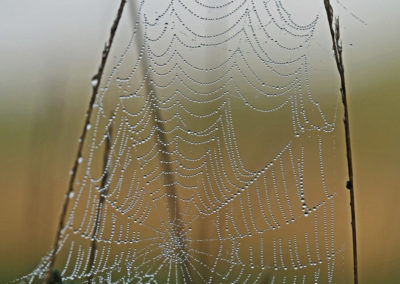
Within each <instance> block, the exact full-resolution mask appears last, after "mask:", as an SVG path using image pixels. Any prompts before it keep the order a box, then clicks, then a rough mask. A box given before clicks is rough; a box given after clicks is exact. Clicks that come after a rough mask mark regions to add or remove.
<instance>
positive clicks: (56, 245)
mask: <svg viewBox="0 0 400 284" xmlns="http://www.w3.org/2000/svg"><path fill="white" fill-rule="evenodd" d="M125 4H126V0H121V3H120V5H119V9H118V12H117V16H116V17H115V20H114V22H113V24H112V26H111V31H110V37H109V39H108V42H107V43H106V45H105V47H104V50H103V53H102V57H101V63H100V66H99V69H98V71H97V73H96V75H94V76H93V78H92V86H93V89H92V96H91V98H90V102H89V107H88V110H87V111H86V121H85V124H84V127H83V130H82V134H81V136H80V139H79V145H78V152H77V155H76V158H75V162H74V166H73V168H72V170H71V176H70V179H69V185H68V190H67V194H66V196H65V200H64V205H63V208H62V211H61V215H60V219H59V223H58V229H57V235H56V239H55V242H54V245H53V250H52V253H51V256H50V263H49V266H48V271H47V272H48V273H47V275H48V276H47V283H50V275H51V273H50V272H51V271H52V270H53V267H54V263H55V261H56V256H57V251H58V248H59V242H60V237H61V231H62V230H63V228H64V226H65V218H66V215H67V209H68V205H69V202H70V200H71V198H70V196H71V194H72V193H73V191H74V184H75V179H76V173H77V170H78V166H79V161H80V159H81V157H82V152H83V145H84V142H85V139H86V135H87V132H88V130H89V129H90V118H91V115H92V112H93V105H94V102H95V101H96V97H97V92H98V90H99V86H100V80H101V77H102V76H103V72H104V68H105V65H106V62H107V59H108V55H109V53H110V49H111V46H112V43H113V41H114V37H115V34H116V31H117V27H118V24H119V22H120V20H121V16H122V12H123V10H124V7H125Z"/></svg>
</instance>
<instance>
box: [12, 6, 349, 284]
mask: <svg viewBox="0 0 400 284" xmlns="http://www.w3.org/2000/svg"><path fill="white" fill-rule="evenodd" d="M294 2H296V3H294ZM317 2H318V3H317ZM319 2H320V3H319ZM323 12H324V10H323V1H289V0H287V1H283V0H281V1H280V0H265V1H262V0H217V1H211V0H157V1H156V0H152V1H150V0H145V1H137V2H134V1H130V2H128V5H127V7H126V10H125V11H124V14H123V17H122V20H121V24H120V26H119V27H118V30H117V34H116V39H115V43H114V45H113V47H112V51H111V56H110V58H109V61H108V63H107V66H106V71H105V76H103V78H101V86H100V89H99V93H98V96H97V98H96V101H95V103H94V106H93V107H94V114H93V116H92V117H91V122H90V124H89V125H87V129H88V130H89V137H88V138H87V139H86V141H85V149H84V154H83V156H82V157H80V158H79V162H80V166H79V168H78V172H77V181H76V183H75V184H74V191H73V192H72V193H71V194H69V196H66V198H69V199H70V200H71V202H70V206H69V208H68V214H67V219H66V225H65V227H64V229H63V230H62V232H61V238H60V245H59V248H58V250H57V251H56V252H53V251H50V252H49V254H48V255H47V256H45V257H44V258H43V259H42V261H41V262H40V264H39V265H38V266H37V267H36V269H34V270H33V271H32V272H31V273H30V274H27V275H26V276H24V277H22V278H20V279H19V280H21V281H26V282H32V281H39V280H40V279H45V278H46V273H47V269H48V267H49V259H50V256H51V255H52V254H53V253H55V254H56V262H55V266H54V267H55V268H57V269H58V271H59V273H60V275H61V277H62V279H63V281H69V280H71V281H74V282H75V283H85V282H86V283H87V282H92V283H111V282H112V283H345V280H344V279H345V277H344V276H343V275H344V274H345V273H344V271H345V270H346V269H347V268H346V267H345V266H346V265H345V264H346V261H347V260H346V259H347V255H346V253H345V251H346V249H345V247H344V245H343V244H344V243H345V241H346V240H347V238H348V232H349V229H348V227H349V219H346V220H344V219H343V216H345V217H346V218H347V217H348V215H346V214H347V213H340V211H343V210H346V209H347V207H346V206H347V203H346V204H345V202H344V200H345V198H344V197H342V195H344V194H345V192H342V191H344V189H343V187H342V186H341V185H342V184H343V180H339V181H337V179H338V177H339V178H340V177H341V173H337V172H336V169H337V167H338V159H337V158H336V156H337V155H343V153H342V152H339V151H338V147H336V144H337V143H336V141H337V137H336V136H337V134H336V130H335V122H336V112H337V99H338V95H339V93H338V91H337V87H336V86H337V84H336V83H337V78H336V77H335V75H334V74H335V69H334V65H333V58H332V54H331V53H330V48H331V43H330V41H329V34H328V28H327V26H326V24H325V22H324V21H322V19H321V20H320V17H321V16H320V14H321V13H323ZM321 18H322V17H321ZM325 33H326V36H324V34H325ZM321 58H322V59H321ZM321 62H322V63H321ZM327 63H329V64H327ZM311 73H313V74H314V75H315V76H314V77H312V75H311ZM329 76H331V77H329ZM327 78H328V79H327ZM93 83H96V82H93ZM339 136H340V135H339ZM338 153H339V154H338ZM339 160H340V159H339ZM340 161H341V160H340ZM337 184H338V186H337ZM343 204H345V205H346V206H344V205H343ZM340 214H341V215H340ZM338 216H339V217H340V216H341V217H340V218H339V217H338ZM338 218H339V219H338Z"/></svg>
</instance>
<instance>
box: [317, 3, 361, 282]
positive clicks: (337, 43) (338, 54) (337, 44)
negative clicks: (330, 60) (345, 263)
mask: <svg viewBox="0 0 400 284" xmlns="http://www.w3.org/2000/svg"><path fill="white" fill-rule="evenodd" d="M324 4H325V10H326V15H327V17H328V22H329V29H330V33H331V38H332V45H333V47H332V48H333V51H334V55H335V61H336V66H337V69H338V71H339V75H340V93H341V94H342V102H343V108H344V118H343V122H344V129H345V136H346V155H347V170H348V176H349V180H348V181H347V183H346V188H347V189H348V190H349V191H350V208H351V230H352V238H353V268H354V271H353V272H354V283H355V284H358V263H357V231H356V210H355V197H354V177H353V160H352V155H351V143H350V142H351V141H350V122H349V110H348V103H347V93H346V82H345V76H344V65H343V57H342V44H341V40H340V28H339V18H335V22H334V19H333V9H332V6H331V4H330V1H329V0H324Z"/></svg>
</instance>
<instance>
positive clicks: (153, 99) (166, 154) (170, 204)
mask: <svg viewBox="0 0 400 284" xmlns="http://www.w3.org/2000/svg"><path fill="white" fill-rule="evenodd" d="M132 6H133V7H132V8H131V9H130V11H131V13H132V17H133V20H134V22H137V40H136V48H137V50H138V51H140V50H141V48H142V46H143V44H144V43H142V42H141V39H144V35H143V32H142V29H141V25H140V22H139V19H136V17H137V16H139V15H138V9H137V6H136V1H135V0H133V1H132ZM147 62H148V58H147V52H146V50H144V51H143V58H142V70H143V72H147V74H143V76H144V80H145V84H144V87H145V90H146V94H148V97H147V102H148V103H149V104H150V110H151V119H152V120H153V121H154V123H155V127H156V129H157V131H156V134H157V135H158V139H157V137H156V141H155V143H157V146H158V147H159V151H160V165H161V168H162V171H163V172H164V187H166V195H167V208H168V212H169V217H168V220H169V223H170V229H171V231H172V234H173V237H174V238H176V239H178V240H179V239H180V236H182V235H183V233H184V231H183V229H184V227H183V224H182V215H181V211H180V208H179V203H178V195H177V188H176V182H175V180H174V176H173V173H174V171H173V169H172V167H171V165H172V161H171V158H170V153H171V151H170V150H169V148H168V139H167V136H166V131H165V127H164V124H163V123H162V122H161V118H162V115H161V112H160V108H159V106H158V102H157V94H156V91H155V89H154V88H153V85H152V83H151V81H152V80H151V73H150V69H149V66H148V64H147ZM181 241H182V242H183V243H182V244H181V250H182V252H183V254H184V255H187V249H186V245H185V243H184V240H181ZM183 265H184V266H186V267H185V268H186V271H187V273H188V275H186V274H184V275H183V278H184V282H185V283H191V282H193V278H191V275H190V274H191V273H190V265H189V264H187V263H186V261H184V262H183Z"/></svg>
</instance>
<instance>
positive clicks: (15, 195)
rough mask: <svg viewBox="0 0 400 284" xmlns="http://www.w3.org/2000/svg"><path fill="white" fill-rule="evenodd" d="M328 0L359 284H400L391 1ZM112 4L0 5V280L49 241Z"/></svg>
mask: <svg viewBox="0 0 400 284" xmlns="http://www.w3.org/2000/svg"><path fill="white" fill-rule="evenodd" d="M304 2H307V3H311V2H310V1H304ZM321 2H322V0H321ZM367 2H368V3H367ZM332 3H333V4H336V5H335V11H336V13H337V14H338V15H339V16H340V19H341V27H342V40H343V48H344V61H345V68H346V70H345V71H346V80H347V84H348V88H349V89H348V94H349V108H350V121H351V135H352V137H351V138H352V142H353V145H352V146H353V155H354V157H353V159H354V164H355V188H356V202H357V204H356V206H357V207H356V211H357V222H358V224H357V225H358V227H357V229H358V241H359V270H360V283H400V273H399V272H398V267H399V266H400V256H399V253H400V242H399V240H400V230H399V229H396V228H398V227H399V225H400V224H399V223H400V222H399V221H398V216H399V215H400V208H399V206H398V202H399V200H400V182H399V180H398V178H397V175H398V171H399V166H398V163H399V161H400V159H399V158H400V151H399V149H398V145H399V142H400V123H399V121H398V108H399V106H400V94H399V91H398V90H399V89H398V87H399V71H400V55H399V52H398V51H399V50H400V49H399V48H400V38H399V37H398V30H397V27H398V26H399V24H400V20H399V18H400V17H399V15H398V14H399V12H398V10H399V8H400V4H399V2H398V1H396V0H387V1H384V2H383V1H381V2H374V1H362V0H353V1H349V0H343V1H341V2H337V1H335V0H333V1H332ZM118 4H119V3H118V1H112V2H111V1H99V0H85V1H78V0H56V1H54V0H38V1H27V0H22V1H11V0H2V1H1V2H0V27H1V28H0V39H1V44H0V135H1V136H0V137H1V139H0V194H1V205H0V282H4V281H7V280H11V279H13V278H15V277H16V276H18V275H21V273H25V272H27V271H29V270H30V269H32V267H34V265H35V264H37V263H38V261H39V259H40V257H41V256H43V255H44V253H45V252H47V251H48V250H49V248H50V246H51V244H52V241H53V239H54V234H55V230H56V223H57V220H58V216H59V213H60V208H61V205H62V202H63V198H64V196H63V195H64V192H65V188H66V184H67V179H68V172H69V169H70V167H71V165H72V163H73V159H74V155H75V151H76V147H77V139H78V136H79V134H80V131H81V127H82V124H83V121H84V113H85V111H86V108H87V104H88V101H89V98H90V94H91V85H90V78H91V77H92V76H93V74H94V73H95V72H96V70H97V67H98V64H99V62H100V54H101V52H102V49H103V47H104V42H105V41H106V40H107V38H108V36H109V27H110V26H111V23H112V21H113V18H114V15H115V11H116V9H117V7H118ZM320 7H322V5H320ZM320 15H321V16H322V18H321V19H320V20H321V21H326V18H325V11H323V10H321V11H320ZM364 22H365V23H364ZM331 67H332V68H335V66H334V65H332V66H331ZM311 68H312V67H311ZM314 72H316V71H315V70H314ZM311 80H313V79H312V78H311ZM338 96H339V90H338ZM339 107H341V105H340V106H339ZM342 130H343V129H342V124H341V123H338V130H337V132H341V131H342ZM339 153H340V151H339ZM343 153H344V152H343ZM343 183H344V182H343ZM339 184H340V182H339ZM343 190H345V189H344V188H343ZM349 210H350V209H349Z"/></svg>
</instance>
